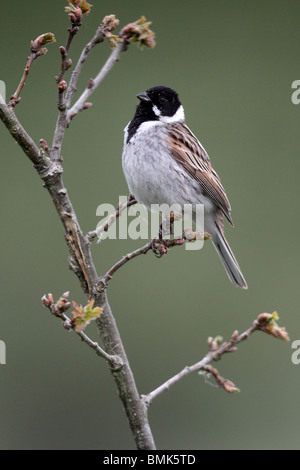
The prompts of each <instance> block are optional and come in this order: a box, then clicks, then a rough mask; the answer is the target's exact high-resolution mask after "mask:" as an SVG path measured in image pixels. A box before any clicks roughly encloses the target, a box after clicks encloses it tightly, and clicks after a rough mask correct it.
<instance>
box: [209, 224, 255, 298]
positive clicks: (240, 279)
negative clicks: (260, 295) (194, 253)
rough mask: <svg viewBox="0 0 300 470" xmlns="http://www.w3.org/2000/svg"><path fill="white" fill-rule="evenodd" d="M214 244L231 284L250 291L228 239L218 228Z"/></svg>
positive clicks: (213, 239) (214, 236)
mask: <svg viewBox="0 0 300 470" xmlns="http://www.w3.org/2000/svg"><path fill="white" fill-rule="evenodd" d="M212 242H213V245H214V247H215V249H216V251H217V253H218V255H219V256H220V258H221V261H222V263H223V265H224V267H225V270H226V272H227V274H228V277H229V279H230V280H231V282H232V283H233V284H234V285H236V286H239V287H241V288H242V289H248V286H247V282H246V281H245V278H244V276H243V274H242V271H241V269H240V267H239V265H238V262H237V260H236V259H235V257H234V254H233V253H232V251H231V249H230V246H229V245H228V243H227V240H226V238H225V237H224V235H223V233H222V232H221V231H220V229H219V228H218V227H217V230H216V231H215V233H214V235H213V236H212Z"/></svg>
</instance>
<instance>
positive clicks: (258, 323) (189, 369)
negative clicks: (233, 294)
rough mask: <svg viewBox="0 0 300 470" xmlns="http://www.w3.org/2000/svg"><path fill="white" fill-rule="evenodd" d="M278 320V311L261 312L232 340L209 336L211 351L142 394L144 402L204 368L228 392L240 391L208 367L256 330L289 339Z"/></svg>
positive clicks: (150, 400)
mask: <svg viewBox="0 0 300 470" xmlns="http://www.w3.org/2000/svg"><path fill="white" fill-rule="evenodd" d="M276 320H278V315H277V313H276V312H273V313H272V314H270V313H261V314H260V315H259V316H258V317H257V318H256V319H255V320H254V322H253V323H252V325H251V326H250V327H249V328H248V329H247V330H246V331H244V332H243V333H241V334H240V335H239V334H238V332H237V331H235V332H234V333H233V334H232V336H231V339H230V341H228V342H223V340H222V338H221V337H219V336H218V337H216V338H214V339H213V338H211V337H210V338H208V345H209V352H208V353H207V354H206V356H205V357H204V358H203V359H201V361H199V362H196V363H195V364H193V365H191V366H186V367H184V368H183V369H182V370H181V371H180V372H178V373H177V374H176V375H174V376H173V377H171V378H170V379H168V380H167V381H166V382H164V383H163V384H162V385H160V386H159V387H157V388H156V389H155V390H153V391H152V392H150V393H148V394H147V395H142V398H143V400H144V402H145V403H146V405H147V406H149V405H150V403H151V402H152V400H153V399H154V398H156V397H158V396H159V395H160V394H161V393H163V392H165V391H167V390H169V388H170V387H172V386H173V385H175V384H176V383H177V382H179V381H180V380H182V379H183V378H184V377H187V376H188V375H190V374H193V373H195V372H200V371H203V370H204V371H206V372H209V373H210V374H212V375H213V376H214V378H215V380H216V381H217V383H218V384H219V385H221V386H222V387H223V388H224V389H225V390H226V391H227V392H230V393H234V392H236V391H238V389H237V388H236V387H235V385H234V384H233V383H232V382H231V381H230V380H227V379H224V378H223V377H221V376H220V375H219V372H218V371H217V369H214V368H212V367H208V364H209V363H210V362H212V361H218V360H220V359H221V357H222V356H223V355H224V354H226V353H230V352H234V351H236V349H237V348H236V346H237V345H238V344H239V343H241V342H242V341H245V340H246V339H248V338H249V336H250V335H251V334H252V333H254V332H255V331H263V332H265V333H268V334H270V335H272V336H274V337H275V338H279V339H283V340H285V341H289V337H288V334H287V332H286V330H285V328H282V327H279V326H278V325H277V323H276Z"/></svg>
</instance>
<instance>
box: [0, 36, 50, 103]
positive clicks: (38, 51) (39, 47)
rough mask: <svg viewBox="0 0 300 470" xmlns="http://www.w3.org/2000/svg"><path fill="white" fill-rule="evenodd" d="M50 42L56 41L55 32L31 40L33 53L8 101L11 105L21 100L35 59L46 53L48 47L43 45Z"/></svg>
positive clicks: (28, 58)
mask: <svg viewBox="0 0 300 470" xmlns="http://www.w3.org/2000/svg"><path fill="white" fill-rule="evenodd" d="M50 42H55V37H54V34H53V33H45V34H41V36H38V37H37V38H36V39H35V40H34V41H31V43H30V49H31V54H30V56H29V57H27V62H26V66H25V69H24V72H23V75H22V78H21V80H20V83H19V85H18V87H17V89H16V91H15V92H14V94H13V95H12V96H11V98H10V101H9V103H8V104H9V106H11V107H12V108H14V107H15V106H16V105H17V104H18V103H19V102H20V100H21V97H20V93H21V91H22V89H23V87H24V85H25V82H26V78H27V76H28V74H29V71H30V69H31V66H32V63H33V61H34V60H35V59H37V58H38V57H40V56H42V55H45V54H46V53H47V49H46V48H45V47H43V46H45V44H48V43H50Z"/></svg>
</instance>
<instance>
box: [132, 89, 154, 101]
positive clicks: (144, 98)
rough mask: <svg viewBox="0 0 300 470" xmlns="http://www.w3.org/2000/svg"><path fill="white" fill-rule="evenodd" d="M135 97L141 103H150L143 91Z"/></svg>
mask: <svg viewBox="0 0 300 470" xmlns="http://www.w3.org/2000/svg"><path fill="white" fill-rule="evenodd" d="M136 97H137V98H138V99H139V100H141V101H151V100H150V98H149V96H148V95H147V93H146V92H145V91H144V92H143V93H139V94H138V95H136Z"/></svg>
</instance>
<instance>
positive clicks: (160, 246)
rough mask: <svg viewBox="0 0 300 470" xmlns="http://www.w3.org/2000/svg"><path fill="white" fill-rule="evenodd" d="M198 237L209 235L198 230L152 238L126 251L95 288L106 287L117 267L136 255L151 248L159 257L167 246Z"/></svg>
mask: <svg viewBox="0 0 300 470" xmlns="http://www.w3.org/2000/svg"><path fill="white" fill-rule="evenodd" d="M162 224H163V223H162ZM162 224H161V225H162ZM161 230H162V229H161ZM161 230H160V233H161ZM191 233H193V236H192V235H191ZM200 238H202V240H209V239H210V235H209V234H208V233H207V232H204V233H201V234H200V233H198V232H191V231H189V233H188V235H186V234H185V233H183V234H182V235H181V236H179V237H174V238H170V239H167V240H166V239H163V238H162V237H161V236H158V237H156V238H153V239H152V240H150V241H149V242H147V243H146V244H145V245H144V246H142V247H140V248H138V249H136V250H134V251H132V252H131V253H127V254H126V255H125V256H123V257H122V258H121V259H120V260H119V261H117V263H115V264H114V265H113V266H112V267H111V268H110V269H109V270H108V271H107V273H106V274H104V276H102V277H101V278H100V279H99V281H98V283H97V289H98V290H99V291H100V292H102V290H103V289H106V288H107V286H108V282H109V281H110V280H111V278H112V276H113V275H114V274H115V272H116V271H118V269H120V268H121V267H122V266H124V264H126V263H128V261H130V260H132V259H133V258H136V257H137V256H140V255H145V254H147V253H148V251H150V250H152V251H153V252H154V254H155V255H156V257H157V258H161V257H162V256H164V255H166V254H167V252H168V250H169V248H173V247H174V246H182V245H184V243H185V242H186V241H187V242H193V241H195V240H196V239H198V240H199V239H200Z"/></svg>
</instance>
